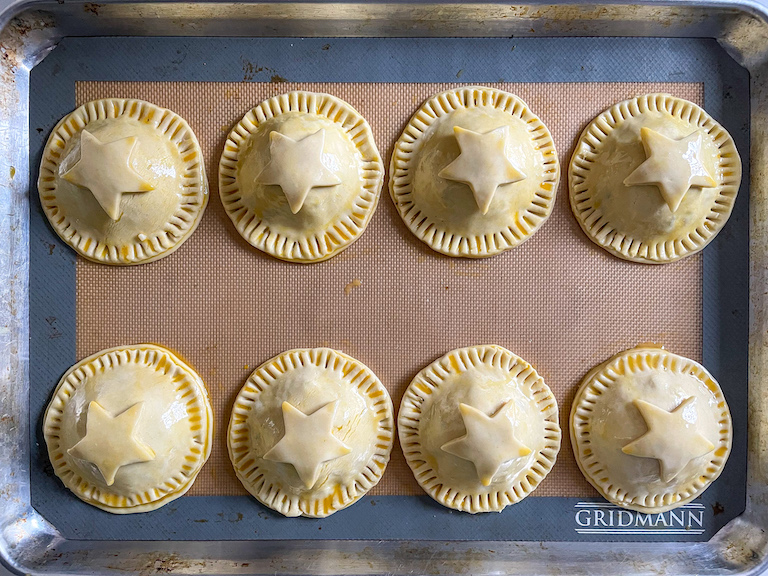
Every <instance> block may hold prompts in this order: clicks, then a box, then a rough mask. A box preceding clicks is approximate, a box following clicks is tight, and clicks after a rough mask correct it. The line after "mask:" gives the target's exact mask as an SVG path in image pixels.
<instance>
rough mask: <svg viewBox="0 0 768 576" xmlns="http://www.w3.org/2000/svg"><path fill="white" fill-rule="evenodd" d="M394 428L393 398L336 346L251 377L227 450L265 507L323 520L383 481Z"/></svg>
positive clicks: (290, 356)
mask: <svg viewBox="0 0 768 576" xmlns="http://www.w3.org/2000/svg"><path fill="white" fill-rule="evenodd" d="M393 430H394V419H393V416H392V400H391V399H390V397H389V394H388V393H387V390H386V388H384V386H383V385H382V384H381V382H380V381H379V379H378V378H377V377H376V375H375V374H374V373H373V372H371V370H370V369H369V368H368V367H367V366H365V365H364V364H362V363H361V362H359V361H357V360H355V359H354V358H351V357H349V356H347V355H346V354H343V353H341V352H337V351H335V350H331V349H329V348H314V349H303V350H290V351H288V352H284V353H283V354H280V355H279V356H276V357H274V358H272V359H271V360H268V361H267V362H265V363H264V364H262V365H261V366H259V367H258V368H257V369H256V370H254V371H253V373H252V374H251V375H250V376H249V377H248V381H247V382H246V383H245V386H243V388H242V389H241V390H240V393H239V394H238V395H237V398H236V399H235V404H234V407H233V409H232V417H231V418H230V421H229V430H228V433H227V446H228V449H229V457H230V459H231V460H232V464H233V466H234V468H235V472H236V473H237V477H238V478H239V479H240V481H241V482H242V483H243V486H245V488H246V489H247V490H248V492H250V493H251V494H253V496H255V497H256V499H257V500H259V501H260V502H261V503H262V504H264V505H266V506H268V507H270V508H272V509H273V510H276V511H277V512H280V513H281V514H284V515H285V516H308V517H312V518H322V517H325V516H329V515H331V514H333V513H334V512H336V511H338V510H341V509H342V508H346V507H347V506H350V505H351V504H354V503H355V502H356V501H357V500H358V499H360V498H361V497H362V496H363V495H364V494H365V493H366V492H368V490H370V489H371V488H373V487H374V486H375V485H376V484H377V483H378V482H379V480H380V479H381V476H382V474H384V469H385V468H386V466H387V462H389V455H390V452H391V451H392V442H393V434H394V432H393Z"/></svg>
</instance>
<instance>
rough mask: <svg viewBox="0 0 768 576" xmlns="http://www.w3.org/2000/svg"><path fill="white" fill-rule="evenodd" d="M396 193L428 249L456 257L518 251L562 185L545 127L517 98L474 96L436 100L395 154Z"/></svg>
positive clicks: (471, 92)
mask: <svg viewBox="0 0 768 576" xmlns="http://www.w3.org/2000/svg"><path fill="white" fill-rule="evenodd" d="M389 173H390V179H389V191H390V194H391V196H392V200H393V202H394V203H395V206H397V209H398V211H399V212H400V216H401V217H402V218H403V221H404V222H405V224H406V225H407V226H408V228H410V230H411V232H413V233H414V234H415V235H416V236H417V237H418V238H419V239H420V240H422V241H423V242H425V243H426V244H428V245H429V246H430V247H431V248H432V249H434V250H437V251H438V252H442V253H443V254H447V255H448V256H466V257H471V258H478V257H484V256H493V255H494V254H498V253H499V252H502V251H504V250H508V249H509V248H513V247H515V246H517V245H518V244H520V243H522V242H524V241H525V240H527V239H528V238H530V237H531V235H533V233H534V232H536V230H538V229H539V227H540V226H541V225H542V224H543V223H544V221H545V220H546V219H547V218H548V217H549V214H550V212H551V211H552V206H553V204H554V200H555V193H556V191H557V183H558V180H559V178H560V165H559V163H558V160H557V153H556V152H555V145H554V143H553V142H552V136H551V135H550V133H549V130H547V127H546V126H544V124H543V123H542V122H541V120H539V118H538V117H537V116H536V115H535V114H533V113H532V112H531V111H530V109H529V108H528V106H527V105H526V104H525V102H523V101H522V100H520V98H518V97H517V96H515V95H513V94H509V93H508V92H502V91H501V90H496V89H493V88H485V87H482V86H469V87H466V88H457V89H454V90H448V91H446V92H442V93H440V94H437V95H436V96H433V97H432V98H430V99H429V100H427V101H426V102H425V103H424V104H423V105H422V107H421V108H420V109H419V110H418V111H417V112H416V114H414V115H413V117H412V118H411V120H410V122H409V123H408V125H407V126H406V127H405V130H403V133H402V135H401V136H400V139H399V140H398V141H397V143H396V144H395V150H394V153H393V154H392V163H391V165H390V169H389Z"/></svg>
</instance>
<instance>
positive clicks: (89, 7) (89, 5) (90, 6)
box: [83, 2, 104, 16]
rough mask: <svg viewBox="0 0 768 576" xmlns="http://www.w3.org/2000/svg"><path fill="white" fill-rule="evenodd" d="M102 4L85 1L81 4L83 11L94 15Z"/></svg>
mask: <svg viewBox="0 0 768 576" xmlns="http://www.w3.org/2000/svg"><path fill="white" fill-rule="evenodd" d="M102 6H104V4H95V3H93V2H86V3H85V4H83V11H84V12H90V13H91V14H95V15H96V16H98V15H99V9H100V8H101V7H102Z"/></svg>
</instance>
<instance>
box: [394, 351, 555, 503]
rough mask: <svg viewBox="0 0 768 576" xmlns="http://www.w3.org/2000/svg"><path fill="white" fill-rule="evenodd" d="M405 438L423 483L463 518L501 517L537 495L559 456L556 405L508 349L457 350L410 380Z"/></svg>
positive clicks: (401, 427) (401, 424)
mask: <svg viewBox="0 0 768 576" xmlns="http://www.w3.org/2000/svg"><path fill="white" fill-rule="evenodd" d="M397 427H398V433H399V435H400V445H401V446H402V448H403V453H404V454H405V459H406V460H407V461H408V465H409V466H410V467H411V470H412V471H413V474H414V476H415V477H416V480H417V481H418V483H419V484H420V485H421V487H422V488H424V490H425V491H426V492H427V494H429V495H430V496H432V498H434V499H435V500H437V501H438V502H440V504H443V505H444V506H447V507H449V508H454V509H456V510H462V511H464V512H471V513H473V514H474V513H476V512H500V511H501V510H503V509H504V507H505V506H507V505H508V504H514V503H515V502H519V501H520V500H522V499H523V498H525V497H526V496H527V495H528V494H530V493H531V492H533V490H534V489H535V488H536V486H538V485H539V483H540V482H541V481H542V480H543V479H544V477H545V476H546V475H547V474H548V473H549V471H550V469H551V468H552V466H553V465H554V463H555V459H556V458H557V453H558V451H559V450H560V426H559V425H558V413H557V402H556V401H555V397H554V396H553V395H552V392H551V391H550V390H549V388H548V387H547V385H546V384H545V383H544V381H543V380H542V379H541V377H540V376H539V375H538V374H537V373H536V370H534V369H533V367H532V366H531V365H530V364H528V363H527V362H526V361H525V360H522V359H521V358H518V357H517V356H515V355H514V354H512V352H510V351H509V350H507V349H505V348H502V347H501V346H473V347H470V348H460V349H458V350H453V351H451V352H449V353H448V354H446V355H445V356H443V357H442V358H440V359H439V360H436V361H435V362H433V363H432V364H430V365H429V366H427V367H426V368H424V369H423V370H422V371H421V372H419V373H418V374H417V375H416V377H415V378H414V379H413V381H412V382H411V384H410V386H408V389H407V390H406V391H405V395H404V396H403V401H402V404H401V405H400V414H399V416H398V424H397Z"/></svg>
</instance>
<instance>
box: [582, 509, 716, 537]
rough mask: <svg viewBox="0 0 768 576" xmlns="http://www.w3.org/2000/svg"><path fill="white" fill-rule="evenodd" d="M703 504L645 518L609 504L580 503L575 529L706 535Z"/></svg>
mask: <svg viewBox="0 0 768 576" xmlns="http://www.w3.org/2000/svg"><path fill="white" fill-rule="evenodd" d="M704 510H705V507H704V504H699V503H697V502H691V503H689V504H683V505H682V506H680V507H679V508H675V509H674V510H670V511H669V512H661V513H659V514H643V513H641V512H635V511H633V510H627V509H625V508H621V507H619V506H615V505H613V504H608V503H607V502H605V503H604V502H577V503H576V504H575V505H574V521H575V523H576V526H575V527H574V529H575V530H576V532H578V533H579V534H626V535H650V534H663V535H671V534H679V535H683V534H687V535H690V536H694V535H698V534H703V533H704Z"/></svg>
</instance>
